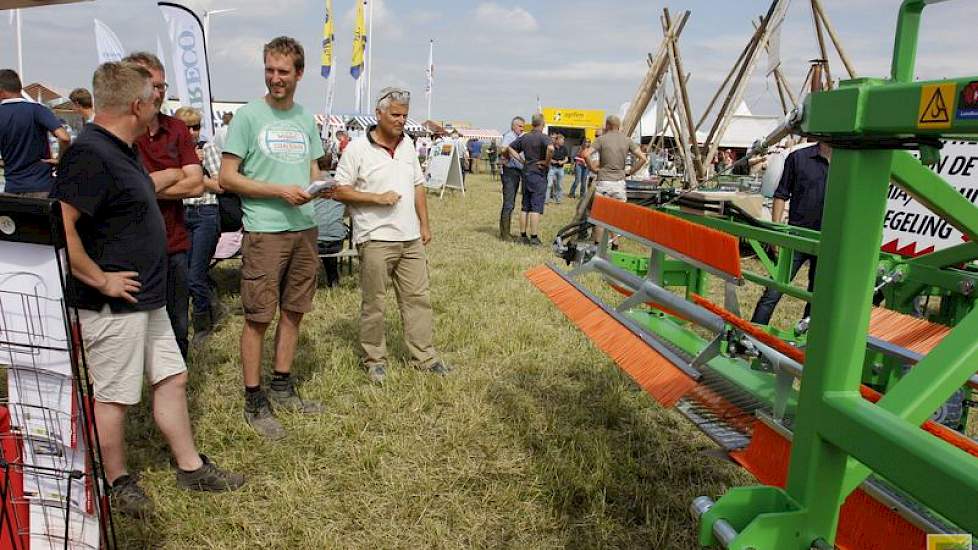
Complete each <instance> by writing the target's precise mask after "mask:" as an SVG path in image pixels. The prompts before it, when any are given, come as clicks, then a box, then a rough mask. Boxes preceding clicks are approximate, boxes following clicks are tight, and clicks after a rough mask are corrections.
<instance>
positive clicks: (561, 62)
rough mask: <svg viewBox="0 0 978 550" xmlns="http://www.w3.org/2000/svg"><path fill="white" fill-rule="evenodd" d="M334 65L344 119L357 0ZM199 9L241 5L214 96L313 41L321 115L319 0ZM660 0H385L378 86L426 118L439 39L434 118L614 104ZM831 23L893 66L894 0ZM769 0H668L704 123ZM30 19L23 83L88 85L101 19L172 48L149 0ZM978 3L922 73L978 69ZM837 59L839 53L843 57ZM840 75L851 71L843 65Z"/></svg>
mask: <svg viewBox="0 0 978 550" xmlns="http://www.w3.org/2000/svg"><path fill="white" fill-rule="evenodd" d="M333 1H334V10H335V11H336V15H335V18H336V19H335V21H336V29H335V36H336V43H337V44H336V49H335V52H336V57H337V59H338V66H337V67H336V68H335V69H334V70H338V71H339V75H338V81H337V94H336V101H335V106H334V111H335V112H350V111H352V109H353V80H352V79H351V78H350V76H349V65H350V53H351V51H350V49H351V48H350V42H351V38H352V32H353V30H352V27H353V5H354V0H333ZM185 4H186V5H188V6H190V7H192V8H194V9H196V10H198V12H201V11H202V10H207V9H221V8H231V7H233V8H237V11H235V12H233V13H229V14H221V15H218V16H214V17H213V18H212V19H211V37H210V44H209V48H210V56H211V59H210V67H211V82H212V86H213V94H214V98H215V99H216V100H234V101H243V100H250V99H254V98H257V97H260V96H261V95H262V94H263V93H264V83H263V81H262V69H261V61H262V60H261V46H262V44H263V43H264V42H267V41H268V40H269V39H270V38H272V37H274V36H278V35H281V34H286V35H291V36H294V37H296V38H297V39H299V40H300V41H301V42H302V43H303V44H304V46H305V48H306V53H307V68H308V73H307V75H306V77H305V79H304V80H303V81H302V82H301V83H300V85H299V92H298V99H299V101H300V102H301V103H303V104H304V105H306V106H307V107H308V108H310V109H315V110H321V109H322V108H323V104H324V100H323V91H324V81H323V79H322V78H321V77H320V76H319V70H318V64H319V53H318V52H319V44H320V41H321V32H322V11H323V7H324V5H325V1H324V0H186V1H185ZM666 4H667V3H666V2H662V1H640V0H600V1H597V0H593V1H590V2H586V1H580V0H564V1H558V0H535V1H531V0H522V1H520V2H510V1H507V0H495V1H479V0H476V1H454V2H445V1H443V0H438V1H436V0H376V4H375V5H374V17H375V21H374V34H373V37H372V42H371V43H372V47H373V48H374V54H373V62H374V72H373V83H372V84H373V91H374V92H375V93H376V92H377V91H378V90H380V88H381V87H383V86H386V85H398V86H403V87H407V88H409V89H410V90H412V91H413V92H414V97H415V102H414V105H413V107H412V116H414V117H415V118H423V117H424V111H425V102H424V69H425V65H426V63H427V58H428V40H429V39H434V40H435V89H434V90H435V91H434V101H433V118H436V119H449V120H465V121H470V122H471V123H473V124H475V125H478V126H484V127H493V128H504V127H506V126H507V125H508V120H509V118H510V117H511V116H513V115H514V114H528V113H530V112H532V111H533V110H534V108H535V105H536V98H537V96H539V97H540V99H541V102H542V104H543V105H544V106H557V107H564V108H592V109H604V110H607V111H617V110H618V108H619V106H620V105H621V104H622V103H623V102H625V101H628V100H629V99H630V98H631V96H632V94H633V93H634V92H635V89H636V87H637V85H638V83H639V81H640V80H641V78H642V76H643V74H644V71H645V66H646V64H645V58H646V55H647V54H648V53H649V52H653V51H655V49H656V47H657V46H658V43H659V41H660V38H661V35H662V31H661V27H660V24H659V15H660V14H661V12H662V8H663V7H664V6H665V5H666ZM823 4H824V6H825V8H826V11H827V12H828V15H829V17H830V19H832V21H833V23H834V24H835V26H836V28H837V30H838V33H839V35H840V38H841V40H842V42H843V44H844V47H845V49H846V50H847V52H848V54H849V56H850V58H851V59H852V61H853V63H854V65H855V68H856V71H857V72H858V73H859V74H860V75H863V76H884V75H886V74H887V72H888V70H889V60H890V55H891V49H892V41H893V33H894V27H895V22H896V9H897V6H898V5H899V2H898V1H897V0H823ZM768 5H769V1H768V0H737V1H736V2H732V1H723V2H721V1H718V0H712V1H707V0H686V1H682V0H673V1H671V2H668V6H669V8H670V9H671V11H672V13H673V15H674V17H675V16H677V15H678V13H679V12H680V11H682V10H685V9H688V10H690V11H691V12H692V14H691V16H690V20H689V23H688V24H687V26H686V30H685V31H684V33H683V35H682V37H681V39H680V48H681V51H682V55H683V58H684V64H685V69H686V71H688V72H690V73H691V75H692V76H691V80H690V84H689V85H690V89H691V92H690V93H691V95H692V100H693V111H694V116H698V113H700V112H702V109H703V108H704V107H705V106H706V103H707V102H708V101H709V98H710V97H711V95H712V94H713V92H714V91H715V90H716V87H717V86H718V85H719V83H720V82H721V81H722V80H723V77H724V76H725V74H726V72H727V71H728V70H729V68H730V66H731V65H732V64H733V62H734V61H735V60H736V58H737V56H738V55H739V53H740V51H741V49H742V48H743V47H744V45H745V44H746V42H747V40H748V38H749V36H750V34H751V32H752V26H751V20H752V18H754V19H756V17H757V16H758V15H761V14H762V13H764V12H765V11H766V10H767V8H768ZM22 14H23V24H24V49H25V53H24V66H25V68H24V72H25V83H26V82H34V81H41V82H45V83H48V84H49V85H52V86H53V87H55V88H56V89H60V90H61V91H64V92H67V91H68V90H70V89H71V88H73V87H76V86H82V85H83V86H86V87H87V86H88V85H89V83H90V81H91V73H92V70H93V69H94V67H95V63H96V51H95V38H94V30H93V22H92V21H93V19H94V18H98V19H100V20H101V21H102V22H104V23H105V24H107V25H108V26H109V27H110V28H112V29H113V30H114V31H115V32H116V34H117V35H118V36H119V38H120V40H121V41H122V43H123V45H124V46H125V48H126V49H127V50H138V49H144V50H149V51H155V50H156V36H157V35H160V36H161V38H163V40H164V43H166V40H167V38H166V36H165V31H164V25H163V20H162V17H161V16H160V13H159V10H158V9H157V8H156V2H155V1H153V0H96V1H95V2H88V3H83V4H76V5H68V6H51V7H42V8H32V9H27V10H24V11H23V12H22ZM976 22H978V2H973V1H956V2H948V3H944V4H938V5H936V6H932V7H929V8H928V9H927V10H926V12H925V17H924V28H923V31H922V41H921V45H920V56H919V59H918V67H919V70H918V72H919V76H920V77H921V78H940V77H945V76H960V75H963V74H969V73H970V74H974V73H976V72H978V64H976V61H975V59H976V57H975V55H974V47H973V44H974V39H973V36H969V35H970V33H972V32H974V28H975V23H976ZM12 31H13V27H11V26H8V24H7V17H6V14H4V15H3V16H2V17H0V67H14V66H15V65H16V55H15V39H14V33H13V32H12ZM817 51H818V50H817V46H816V43H815V39H814V33H813V31H812V18H811V12H810V10H809V3H808V2H807V1H806V0H795V1H794V2H793V3H792V5H791V8H790V10H789V13H788V18H787V20H786V23H785V30H784V34H783V38H782V57H783V59H784V66H785V72H786V75H787V77H788V79H789V80H790V81H791V82H792V85H793V86H794V87H796V88H797V87H800V86H801V82H802V79H803V78H804V76H805V73H806V72H807V69H808V65H807V63H806V61H807V60H808V59H811V58H813V57H816V56H817ZM834 61H835V60H834ZM765 66H766V60H765V61H763V62H762V63H761V65H760V70H759V71H758V74H757V75H756V76H755V78H754V79H753V81H752V84H751V87H750V89H749V91H748V93H747V97H746V99H747V102H748V105H749V106H750V107H751V108H752V109H753V110H755V111H758V112H767V113H771V112H774V111H775V110H777V99H776V90H775V88H774V87H773V84H770V83H769V82H770V81H769V80H765V78H764V76H763V73H764V67H765ZM833 66H834V73H833V76H835V75H837V74H841V73H842V65H841V64H840V63H839V62H838V61H835V62H834V64H833Z"/></svg>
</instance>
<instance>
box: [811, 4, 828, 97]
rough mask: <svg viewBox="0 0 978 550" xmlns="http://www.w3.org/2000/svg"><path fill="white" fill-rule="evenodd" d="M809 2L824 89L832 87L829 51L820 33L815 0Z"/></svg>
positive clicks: (820, 28)
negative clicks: (820, 60)
mask: <svg viewBox="0 0 978 550" xmlns="http://www.w3.org/2000/svg"><path fill="white" fill-rule="evenodd" d="M811 4H812V22H813V23H814V24H815V39H816V40H817V41H818V51H819V54H820V55H821V56H822V60H823V61H824V63H823V65H822V70H824V71H825V77H824V78H825V80H824V86H825V89H829V88H831V87H832V71H831V70H830V69H829V52H828V50H826V49H825V35H824V33H822V20H821V18H820V17H819V16H818V10H817V9H816V8H815V0H811ZM821 78H822V75H821V73H819V79H820V80H821ZM819 85H820V86H822V85H823V82H819Z"/></svg>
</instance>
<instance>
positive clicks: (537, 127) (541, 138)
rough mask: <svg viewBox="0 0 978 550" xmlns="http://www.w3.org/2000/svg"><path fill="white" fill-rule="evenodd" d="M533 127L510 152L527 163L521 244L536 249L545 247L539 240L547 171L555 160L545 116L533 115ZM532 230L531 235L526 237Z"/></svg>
mask: <svg viewBox="0 0 978 550" xmlns="http://www.w3.org/2000/svg"><path fill="white" fill-rule="evenodd" d="M531 124H532V125H533V129H532V130H531V131H530V132H528V133H526V134H523V135H521V136H520V137H518V138H516V140H515V141H513V142H512V143H510V144H509V147H508V148H507V151H508V152H509V157H510V158H511V159H517V160H519V161H520V162H522V163H523V211H522V212H521V213H520V243H522V244H528V245H530V246H536V245H539V244H542V243H541V241H540V237H539V228H540V216H543V203H544V200H545V199H546V196H547V172H548V170H549V168H550V162H551V161H552V160H553V154H554V146H553V143H551V141H550V136H548V135H547V134H544V133H543V115H541V114H539V113H537V114H535V115H533V118H532V120H531ZM528 229H529V231H530V235H529V236H527V234H526V232H527V230H528Z"/></svg>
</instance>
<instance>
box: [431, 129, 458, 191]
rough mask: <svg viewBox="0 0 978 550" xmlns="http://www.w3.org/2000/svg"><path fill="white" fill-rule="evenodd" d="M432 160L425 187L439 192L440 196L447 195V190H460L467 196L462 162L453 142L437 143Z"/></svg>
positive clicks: (434, 146)
mask: <svg viewBox="0 0 978 550" xmlns="http://www.w3.org/2000/svg"><path fill="white" fill-rule="evenodd" d="M432 147H433V148H434V151H433V152H432V157H431V160H430V161H429V162H428V174H427V177H426V182H425V187H426V188H428V189H431V190H437V191H439V194H438V196H439V197H441V196H443V195H444V194H445V189H458V190H460V191H462V195H463V196H464V195H465V181H464V180H463V179H462V162H461V160H460V159H459V157H458V151H457V150H456V147H455V144H454V143H452V142H451V141H445V142H442V143H436V144H435V145H433V146H432Z"/></svg>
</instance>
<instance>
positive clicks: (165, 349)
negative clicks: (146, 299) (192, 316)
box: [78, 306, 187, 405]
mask: <svg viewBox="0 0 978 550" xmlns="http://www.w3.org/2000/svg"><path fill="white" fill-rule="evenodd" d="M78 317H79V321H80V322H81V332H82V340H83V341H84V342H85V358H86V361H87V363H88V375H89V377H90V378H91V380H92V385H93V386H94V388H95V400H96V401H101V402H102V403H121V404H123V405H135V404H136V403H139V397H140V395H141V394H142V391H143V372H145V373H146V377H147V378H148V379H149V382H150V384H152V385H154V386H155V385H156V384H158V383H160V382H162V381H163V380H166V379H167V378H169V377H171V376H174V375H177V374H181V373H183V372H186V371H187V366H186V364H185V363H184V361H183V356H182V355H180V348H179V347H178V346H177V340H176V338H174V336H173V328H172V327H171V326H170V317H169V316H168V315H167V314H166V308H165V307H161V308H159V309H154V310H151V311H135V312H131V313H112V311H111V310H110V309H109V306H105V307H103V308H102V311H89V310H85V309H81V310H78Z"/></svg>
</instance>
